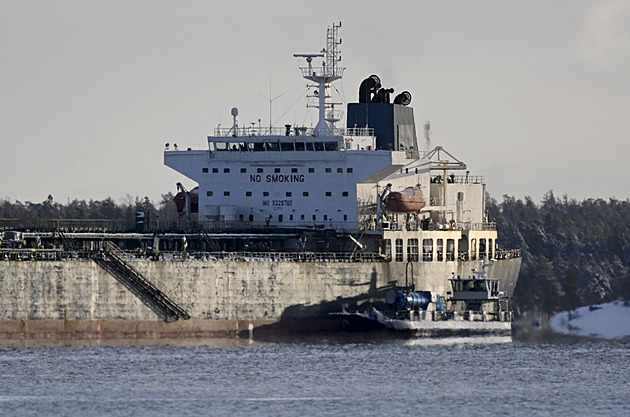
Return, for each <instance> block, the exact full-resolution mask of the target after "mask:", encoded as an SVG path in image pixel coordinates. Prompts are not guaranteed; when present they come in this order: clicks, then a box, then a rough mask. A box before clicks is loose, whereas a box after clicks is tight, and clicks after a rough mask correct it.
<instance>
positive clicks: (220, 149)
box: [214, 142, 230, 152]
mask: <svg viewBox="0 0 630 417" xmlns="http://www.w3.org/2000/svg"><path fill="white" fill-rule="evenodd" d="M214 146H215V148H216V150H217V152H224V151H228V150H229V149H230V148H228V144H227V143H226V142H214Z"/></svg>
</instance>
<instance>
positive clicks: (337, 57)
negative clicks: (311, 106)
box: [293, 23, 345, 136]
mask: <svg viewBox="0 0 630 417" xmlns="http://www.w3.org/2000/svg"><path fill="white" fill-rule="evenodd" d="M340 27H341V23H339V24H338V25H337V24H334V23H333V25H332V26H331V27H329V28H328V30H327V32H326V48H324V49H323V50H322V53H320V54H294V55H293V56H294V57H296V58H306V62H307V63H308V67H301V68H300V69H301V70H302V77H304V78H305V79H307V80H309V81H313V82H315V83H317V85H318V90H317V97H318V106H317V107H318V108H319V120H318V122H317V126H315V131H314V132H313V133H314V134H315V136H326V135H331V134H332V133H333V129H332V126H331V124H330V123H329V122H327V121H326V108H327V107H332V103H329V102H328V100H327V99H328V98H329V97H328V96H327V94H326V89H327V88H328V86H329V84H330V83H332V82H333V81H336V80H338V79H341V78H342V77H343V70H344V69H345V68H343V67H340V66H339V64H338V63H339V61H341V51H340V50H339V45H341V39H338V38H337V32H338V30H339V28H340ZM313 58H324V60H323V61H322V66H321V67H316V66H315V67H314V66H313Z"/></svg>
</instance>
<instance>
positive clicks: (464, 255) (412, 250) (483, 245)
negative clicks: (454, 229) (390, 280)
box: [385, 238, 493, 262]
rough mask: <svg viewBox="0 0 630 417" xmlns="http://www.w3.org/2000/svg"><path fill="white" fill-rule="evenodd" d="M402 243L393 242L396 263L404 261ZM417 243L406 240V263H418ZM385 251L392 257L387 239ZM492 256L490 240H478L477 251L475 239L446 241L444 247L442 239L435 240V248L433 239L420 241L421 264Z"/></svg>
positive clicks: (417, 241) (418, 250)
mask: <svg viewBox="0 0 630 417" xmlns="http://www.w3.org/2000/svg"><path fill="white" fill-rule="evenodd" d="M403 243H404V242H403V239H396V241H395V257H394V260H395V261H396V262H403V261H404V251H403ZM418 243H419V240H418V239H416V238H412V239H407V259H406V260H407V261H411V262H418V261H419V260H420V248H419V246H418ZM456 243H457V245H456ZM434 249H435V250H434ZM469 249H470V250H469ZM385 251H386V254H387V255H389V256H391V255H392V252H391V240H389V239H388V240H386V241H385ZM492 255H493V246H492V239H479V251H477V239H470V241H468V240H467V239H465V238H462V239H459V240H458V241H457V242H456V241H455V239H446V246H445V245H444V239H435V247H434V246H433V239H422V261H423V262H433V260H435V261H437V262H443V261H445V260H446V261H454V260H455V259H459V260H460V261H467V260H469V259H470V260H472V261H474V260H476V259H477V256H479V259H483V258H484V257H485V256H487V257H488V258H492Z"/></svg>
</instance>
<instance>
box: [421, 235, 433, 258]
mask: <svg viewBox="0 0 630 417" xmlns="http://www.w3.org/2000/svg"><path fill="white" fill-rule="evenodd" d="M422 260H423V261H424V262H433V239H422Z"/></svg>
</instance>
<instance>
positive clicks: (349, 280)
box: [0, 258, 520, 338]
mask: <svg viewBox="0 0 630 417" xmlns="http://www.w3.org/2000/svg"><path fill="white" fill-rule="evenodd" d="M130 264H132V265H133V267H134V268H135V269H137V270H138V271H140V272H141V273H142V274H143V275H144V276H145V277H147V279H149V280H151V282H152V283H153V284H154V285H155V286H156V287H158V288H160V289H161V290H162V291H163V292H164V293H165V294H167V295H168V296H169V297H171V298H172V299H173V300H175V301H176V302H177V303H178V305H180V306H181V307H182V308H183V309H185V310H186V311H187V312H188V314H190V317H191V320H180V321H176V322H172V323H164V322H162V321H161V320H162V317H159V316H157V315H156V313H155V312H154V310H152V309H150V308H149V307H147V306H146V305H145V304H144V303H143V302H142V301H141V300H140V299H138V298H137V297H136V296H135V295H134V294H133V293H132V292H131V291H129V290H128V289H127V288H126V287H125V286H123V285H122V284H120V283H119V282H118V281H117V280H116V279H115V278H114V277H112V276H111V275H110V274H109V273H108V272H107V271H105V270H104V269H102V268H101V267H99V266H98V265H97V264H96V263H95V262H94V261H91V260H66V261H3V262H0V291H1V292H2V294H3V297H1V298H0V321H1V322H2V323H4V324H3V326H8V327H7V328H12V329H15V328H16V327H15V326H18V327H19V326H23V323H28V325H27V328H33V327H32V326H36V327H37V326H39V325H43V326H44V327H46V325H45V324H44V323H45V322H50V323H54V324H50V326H51V327H50V328H51V329H53V330H51V331H50V332H49V333H51V334H60V333H59V330H54V329H59V326H66V327H67V326H68V323H83V324H77V326H79V327H80V326H82V325H85V326H88V327H89V326H94V324H90V323H98V322H101V323H104V322H107V323H110V322H111V323H113V324H112V326H114V327H121V328H128V329H132V330H130V331H129V334H140V335H141V334H143V330H141V329H142V328H143V327H142V326H149V327H150V328H152V330H150V331H149V330H148V332H149V333H151V334H155V337H157V338H159V337H170V336H169V335H175V336H176V337H188V336H187V335H191V337H218V336H220V335H221V334H223V333H226V334H229V335H234V334H238V333H239V332H244V331H249V328H250V325H251V327H252V329H259V328H260V329H262V328H266V329H278V330H279V331H280V332H282V331H285V330H286V331H308V330H309V328H313V329H325V328H326V327H327V326H328V324H327V323H329V321H330V320H328V319H327V317H328V315H329V313H331V312H335V311H341V310H343V309H347V310H356V309H359V308H361V307H363V306H367V305H376V306H378V305H379V303H380V304H382V303H384V302H385V301H384V300H385V294H386V292H387V291H389V290H390V289H392V288H394V287H397V286H404V285H414V286H415V287H416V288H418V289H426V290H432V291H436V292H439V293H442V294H445V293H446V291H447V288H448V287H447V286H448V278H450V277H451V276H452V274H453V273H455V274H461V275H464V274H466V273H467V272H468V271H470V269H472V268H473V267H476V266H478V265H477V263H476V262H443V263H422V262H418V263H414V267H413V272H411V271H410V268H409V267H408V266H407V264H406V263H396V262H290V261H273V260H269V259H259V260H252V259H250V260H245V259H241V260H228V259H219V260H196V259H187V260H160V261H146V260H136V261H130ZM492 268H493V269H490V270H489V273H490V274H492V275H493V276H499V277H504V280H505V282H506V283H508V282H516V280H517V278H518V270H519V268H520V259H519V258H516V259H506V260H501V261H497V262H496V263H495V266H493V267H492ZM508 287H509V284H507V285H506V284H503V283H502V288H508ZM7 323H8V324H7ZM146 323H154V324H150V325H147V324H146ZM195 323H197V324H199V325H200V326H201V327H200V328H199V329H200V330H199V331H197V330H194V329H195V327H194V326H195ZM279 323H285V324H286V323H293V324H291V325H284V328H283V325H280V324H279ZM134 326H135V327H134ZM187 326H193V327H192V328H189V327H187ZM36 327H35V328H36ZM20 328H21V327H20ZM62 328H65V327H62ZM134 329H135V330H134ZM203 329H206V330H203ZM213 329H214V330H213ZM20 332H22V334H28V332H25V331H22V330H20V331H10V332H5V333H2V332H1V331H0V335H3V334H4V336H6V337H8V335H9V334H13V335H17V336H16V337H19V334H20ZM87 332H88V333H89V334H91V333H94V334H96V332H95V331H92V330H87ZM222 332H223V333H222ZM36 333H37V332H36ZM46 333H47V332H46V331H44V332H43V333H42V334H46ZM62 333H63V332H62ZM70 333H74V331H73V332H70ZM106 333H107V332H106V331H105V330H103V329H102V330H101V334H106Z"/></svg>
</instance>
